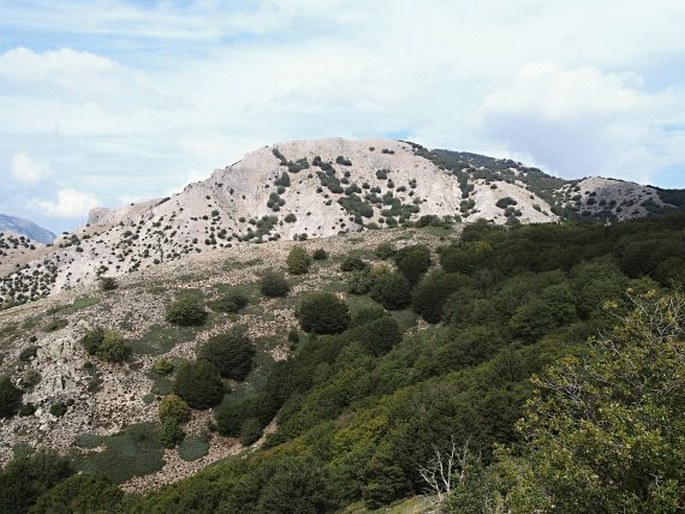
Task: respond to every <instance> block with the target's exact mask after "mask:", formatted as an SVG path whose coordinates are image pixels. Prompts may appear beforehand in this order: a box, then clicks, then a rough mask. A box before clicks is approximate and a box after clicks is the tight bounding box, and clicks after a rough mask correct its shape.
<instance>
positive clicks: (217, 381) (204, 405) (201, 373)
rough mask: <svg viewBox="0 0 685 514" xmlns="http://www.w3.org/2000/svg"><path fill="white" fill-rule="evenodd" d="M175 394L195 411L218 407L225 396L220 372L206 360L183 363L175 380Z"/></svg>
mask: <svg viewBox="0 0 685 514" xmlns="http://www.w3.org/2000/svg"><path fill="white" fill-rule="evenodd" d="M174 393H176V394H177V395H178V396H180V397H181V398H183V399H184V400H185V401H186V403H187V404H188V405H189V406H190V407H192V408H193V409H208V408H209V407H214V406H215V405H217V404H218V403H219V402H220V401H221V398H222V397H223V395H224V386H223V384H222V383H221V378H220V377H219V372H218V371H217V370H216V368H215V367H214V366H212V364H211V363H210V362H208V361H206V360H204V359H200V360H197V361H195V362H185V363H183V364H182V365H181V366H180V367H179V369H178V371H177V372H176V377H175V380H174Z"/></svg>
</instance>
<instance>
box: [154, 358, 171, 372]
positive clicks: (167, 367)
mask: <svg viewBox="0 0 685 514" xmlns="http://www.w3.org/2000/svg"><path fill="white" fill-rule="evenodd" d="M152 371H154V372H155V373H157V374H158V375H162V376H165V375H169V374H171V373H172V372H173V371H174V363H173V361H172V360H171V359H158V360H156V361H155V363H154V364H153V365H152Z"/></svg>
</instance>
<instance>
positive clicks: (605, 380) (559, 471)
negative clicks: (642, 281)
mask: <svg viewBox="0 0 685 514" xmlns="http://www.w3.org/2000/svg"><path fill="white" fill-rule="evenodd" d="M631 299H632V300H633V302H634V305H635V309H634V310H633V311H632V312H631V313H630V314H628V315H624V316H621V321H622V323H621V325H619V326H618V327H617V328H616V329H615V330H614V331H613V332H612V333H611V334H610V335H609V336H608V337H604V338H601V339H596V340H592V341H591V350H590V352H589V353H590V355H589V357H588V358H586V359H580V358H577V357H566V358H564V359H563V360H561V361H560V362H559V363H557V364H556V365H554V366H551V367H550V368H548V369H547V371H546V372H545V373H544V375H542V376H540V377H539V378H537V379H536V380H535V383H536V385H537V386H538V388H539V392H538V394H537V395H536V396H535V397H534V398H533V399H532V400H531V401H529V403H528V405H527V409H526V415H525V417H524V418H523V419H522V420H521V421H520V422H519V425H518V429H519V431H520V433H521V434H522V435H523V437H524V443H523V446H522V448H523V451H522V455H521V456H522V457H523V458H524V459H525V460H526V461H527V462H528V464H529V465H530V468H531V473H528V474H525V475H523V477H522V478H519V484H518V486H517V487H516V488H514V490H513V491H512V492H511V493H510V494H509V503H511V504H512V505H517V508H519V509H521V508H523V509H531V510H530V511H536V512H563V513H597V512H631V513H641V512H660V513H665V512H677V511H680V509H682V508H684V507H685V504H684V502H685V466H683V462H685V444H683V441H685V344H684V343H683V336H684V334H683V329H684V327H685V323H684V321H685V296H682V295H679V294H672V295H665V296H662V297H658V296H657V295H656V293H655V292H653V291H652V292H649V293H647V294H645V295H642V296H640V297H636V298H631ZM614 307H615V308H616V306H614ZM532 490H535V491H537V493H538V494H530V491H532ZM522 491H525V492H522ZM532 499H535V500H534V501H535V502H536V504H532ZM526 511H528V510H526Z"/></svg>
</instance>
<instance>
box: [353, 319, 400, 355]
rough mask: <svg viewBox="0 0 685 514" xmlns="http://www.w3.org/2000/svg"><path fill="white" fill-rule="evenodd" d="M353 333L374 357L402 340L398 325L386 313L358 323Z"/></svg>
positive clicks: (382, 353)
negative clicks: (366, 321)
mask: <svg viewBox="0 0 685 514" xmlns="http://www.w3.org/2000/svg"><path fill="white" fill-rule="evenodd" d="M354 335H355V339H356V340H357V341H358V342H359V343H360V344H361V345H362V346H363V347H364V349H365V350H366V351H367V352H368V353H370V354H371V355H374V356H376V357H378V356H380V355H384V354H385V353H387V352H388V351H390V349H391V348H392V347H393V346H395V345H396V344H397V343H399V342H400V341H401V340H402V331H401V330H400V326H399V325H398V324H397V321H395V320H394V319H393V318H392V317H390V316H388V315H385V316H381V317H379V318H377V319H375V320H373V321H370V322H368V323H365V324H363V325H360V326H359V327H358V328H357V329H356V330H355V332H354Z"/></svg>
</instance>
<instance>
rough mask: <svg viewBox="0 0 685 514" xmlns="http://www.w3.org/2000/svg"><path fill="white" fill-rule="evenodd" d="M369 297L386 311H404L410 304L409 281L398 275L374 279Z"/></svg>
mask: <svg viewBox="0 0 685 514" xmlns="http://www.w3.org/2000/svg"><path fill="white" fill-rule="evenodd" d="M371 297H372V298H373V299H374V300H376V301H377V302H379V303H380V304H381V305H383V307H385V308H386V309H388V310H399V309H404V308H405V307H407V306H408V305H409V304H410V303H411V286H410V285H409V281H408V280H407V279H406V278H405V277H404V275H401V274H399V273H391V274H384V275H379V276H378V277H376V280H375V283H374V285H373V289H372V290H371Z"/></svg>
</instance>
